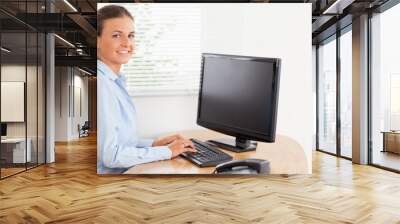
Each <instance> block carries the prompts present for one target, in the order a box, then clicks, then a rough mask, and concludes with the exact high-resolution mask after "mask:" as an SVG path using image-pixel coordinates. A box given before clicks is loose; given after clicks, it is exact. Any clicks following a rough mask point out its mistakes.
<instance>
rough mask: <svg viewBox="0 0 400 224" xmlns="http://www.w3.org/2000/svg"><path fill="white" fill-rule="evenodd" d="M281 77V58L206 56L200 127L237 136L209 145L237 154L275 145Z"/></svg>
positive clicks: (214, 141) (202, 80)
mask: <svg viewBox="0 0 400 224" xmlns="http://www.w3.org/2000/svg"><path fill="white" fill-rule="evenodd" d="M279 76H280V59H278V58H262V57H249V56H239V55H224V54H210V53H203V54H202V67H201V85H200V93H199V102H198V111H197V124H198V125H200V126H203V127H206V128H208V129H212V130H215V131H218V132H221V133H224V134H227V135H231V136H234V137H235V139H219V140H210V141H209V142H211V143H214V144H216V145H218V146H219V147H221V148H225V149H228V150H231V151H234V152H245V151H252V150H255V149H256V147H257V144H256V143H255V142H252V141H251V140H257V141H263V142H274V141H275V130H276V119H277V110H278V93H279Z"/></svg>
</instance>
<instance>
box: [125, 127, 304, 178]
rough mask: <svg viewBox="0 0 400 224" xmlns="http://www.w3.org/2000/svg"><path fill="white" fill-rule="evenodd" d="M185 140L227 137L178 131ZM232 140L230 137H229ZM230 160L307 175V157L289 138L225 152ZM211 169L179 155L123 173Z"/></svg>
mask: <svg viewBox="0 0 400 224" xmlns="http://www.w3.org/2000/svg"><path fill="white" fill-rule="evenodd" d="M179 133H180V134H182V135H183V136H184V137H186V138H196V139H199V140H203V141H206V140H210V139H217V138H229V136H226V135H223V134H221V133H218V132H214V131H210V130H196V131H184V132H179ZM230 138H232V137H230ZM221 150H222V151H224V152H226V153H228V154H229V155H231V156H232V157H233V159H234V160H239V159H248V158H257V159H265V160H268V161H269V162H270V171H271V174H307V166H308V165H307V158H306V155H305V153H304V150H303V148H302V147H301V146H300V144H298V143H297V142H296V141H294V140H293V139H291V138H289V137H287V136H283V135H278V136H276V139H275V142H274V143H264V142H259V143H258V146H257V150H256V151H251V152H243V153H235V152H230V151H227V150H223V149H221ZM214 169H215V167H206V168H200V167H197V166H196V165H194V164H192V163H191V162H189V161H187V160H185V159H183V158H181V157H180V156H178V157H176V158H174V159H171V160H163V161H157V162H152V163H146V164H140V165H137V166H134V167H131V168H130V169H129V170H127V171H126V172H125V174H211V173H212V172H213V171H214Z"/></svg>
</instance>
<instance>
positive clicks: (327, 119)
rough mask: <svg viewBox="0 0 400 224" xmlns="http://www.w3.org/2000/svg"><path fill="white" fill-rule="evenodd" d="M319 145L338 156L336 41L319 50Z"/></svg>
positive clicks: (322, 46)
mask: <svg viewBox="0 0 400 224" xmlns="http://www.w3.org/2000/svg"><path fill="white" fill-rule="evenodd" d="M318 68H319V70H318V75H319V77H318V80H319V81H318V101H319V102H318V144H319V149H320V150H323V151H327V152H331V153H335V154H336V40H333V41H330V42H328V43H326V44H324V45H320V46H319V48H318Z"/></svg>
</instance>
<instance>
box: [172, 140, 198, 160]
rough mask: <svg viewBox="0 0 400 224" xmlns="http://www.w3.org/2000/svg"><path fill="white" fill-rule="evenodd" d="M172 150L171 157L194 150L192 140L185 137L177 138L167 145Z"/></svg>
mask: <svg viewBox="0 0 400 224" xmlns="http://www.w3.org/2000/svg"><path fill="white" fill-rule="evenodd" d="M168 148H169V149H170V150H171V152H172V156H171V157H172V158H174V157H176V156H178V155H179V154H181V153H183V152H196V148H195V147H194V145H193V142H192V141H190V140H187V139H178V140H175V141H173V142H172V143H170V144H169V145H168Z"/></svg>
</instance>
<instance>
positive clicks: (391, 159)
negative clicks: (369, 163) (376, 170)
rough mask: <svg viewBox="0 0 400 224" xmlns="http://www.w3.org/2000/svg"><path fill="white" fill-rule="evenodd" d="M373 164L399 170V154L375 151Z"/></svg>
mask: <svg viewBox="0 0 400 224" xmlns="http://www.w3.org/2000/svg"><path fill="white" fill-rule="evenodd" d="M372 160H373V164H377V165H380V166H384V167H389V168H392V169H396V170H400V155H399V154H396V153H392V152H381V151H375V152H374V155H373V157H372Z"/></svg>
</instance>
